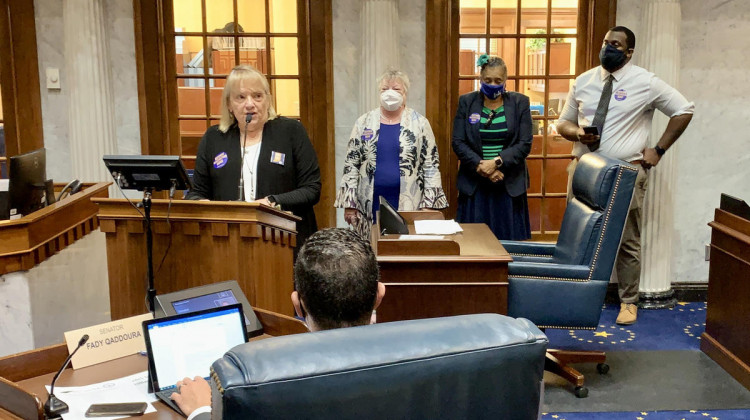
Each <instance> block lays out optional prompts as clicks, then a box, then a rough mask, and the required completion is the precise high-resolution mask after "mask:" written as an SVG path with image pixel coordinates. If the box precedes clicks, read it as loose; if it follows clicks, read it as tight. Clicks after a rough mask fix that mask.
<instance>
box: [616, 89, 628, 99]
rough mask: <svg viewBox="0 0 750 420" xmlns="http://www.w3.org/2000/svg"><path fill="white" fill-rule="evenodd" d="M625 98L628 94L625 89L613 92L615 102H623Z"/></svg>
mask: <svg viewBox="0 0 750 420" xmlns="http://www.w3.org/2000/svg"><path fill="white" fill-rule="evenodd" d="M627 97H628V92H626V91H625V89H617V91H615V100H616V101H624V100H625V98H627Z"/></svg>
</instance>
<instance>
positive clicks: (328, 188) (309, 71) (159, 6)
mask: <svg viewBox="0 0 750 420" xmlns="http://www.w3.org/2000/svg"><path fill="white" fill-rule="evenodd" d="M0 1H2V0H0ZM19 1H20V0H19ZM313 2H314V4H313ZM172 16H173V14H172V1H171V0H157V1H154V0H133V21H134V28H135V44H136V45H135V56H136V65H137V69H138V105H139V114H140V128H141V153H142V154H144V155H164V154H179V153H180V147H179V146H180V130H179V123H178V121H177V117H178V112H179V111H178V109H177V86H176V82H175V81H174V79H173V78H172V77H169V75H172V74H175V72H176V69H175V60H174V59H167V57H174V54H175V46H174V41H173V40H171V42H170V39H168V36H167V31H166V30H165V29H166V28H168V27H169V25H171V24H173V22H172V21H173V17H172ZM297 16H298V22H299V26H300V32H299V38H298V39H299V48H300V50H301V53H300V119H301V121H302V123H303V125H304V126H305V128H306V129H307V133H308V135H309V136H310V140H311V142H312V144H313V148H314V149H315V151H316V153H317V155H318V160H319V163H320V172H321V181H322V184H323V189H322V191H321V197H320V203H319V204H318V205H317V206H315V214H316V217H317V220H318V225H319V226H320V227H321V228H322V227H329V226H334V225H335V223H336V211H335V209H334V208H333V202H334V199H335V183H336V174H335V170H336V165H335V137H334V121H333V118H334V114H333V35H332V33H333V24H332V21H333V19H332V0H297Z"/></svg>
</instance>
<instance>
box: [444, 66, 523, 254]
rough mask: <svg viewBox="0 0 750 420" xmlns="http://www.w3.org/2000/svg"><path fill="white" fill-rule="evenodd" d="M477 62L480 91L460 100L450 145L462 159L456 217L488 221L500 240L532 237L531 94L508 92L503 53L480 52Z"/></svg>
mask: <svg viewBox="0 0 750 420" xmlns="http://www.w3.org/2000/svg"><path fill="white" fill-rule="evenodd" d="M477 66H479V67H481V71H480V73H479V81H480V82H481V89H480V90H479V91H478V92H470V93H467V94H464V95H462V96H461V98H459V101H458V110H457V111H456V118H455V119H454V120H453V139H452V146H453V151H454V152H456V155H457V156H458V159H459V160H460V161H461V166H460V167H459V169H458V180H457V182H456V187H457V189H458V211H457V213H456V220H457V221H459V222H462V223H485V224H487V226H489V227H490V229H491V230H492V232H493V233H494V234H495V236H497V238H498V239H513V240H522V239H529V238H530V237H531V227H530V224H529V206H528V203H527V201H526V189H527V188H528V176H529V175H528V170H527V169H526V156H528V155H529V152H530V151H531V141H532V139H533V135H532V130H531V126H532V124H531V112H530V110H529V97H528V96H526V95H522V94H520V93H517V92H508V91H506V90H505V82H506V80H507V79H508V69H507V67H506V66H505V62H504V61H503V60H502V59H501V58H500V57H495V56H488V55H487V54H482V55H481V56H480V57H479V59H478V60H477Z"/></svg>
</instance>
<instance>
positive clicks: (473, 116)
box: [469, 112, 479, 125]
mask: <svg viewBox="0 0 750 420" xmlns="http://www.w3.org/2000/svg"><path fill="white" fill-rule="evenodd" d="M469 122H470V123H471V124H472V125H474V124H476V123H478V122H479V114H478V113H476V112H475V113H473V114H471V115H469Z"/></svg>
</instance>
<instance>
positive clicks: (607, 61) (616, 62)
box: [599, 44, 627, 73]
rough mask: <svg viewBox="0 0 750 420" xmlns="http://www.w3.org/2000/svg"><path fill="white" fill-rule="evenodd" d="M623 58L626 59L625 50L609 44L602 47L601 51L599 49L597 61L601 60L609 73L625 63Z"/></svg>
mask: <svg viewBox="0 0 750 420" xmlns="http://www.w3.org/2000/svg"><path fill="white" fill-rule="evenodd" d="M625 60H627V57H626V56H625V52H623V51H620V50H618V49H617V48H615V47H613V46H611V45H609V44H607V45H605V46H604V47H602V49H601V51H599V61H601V63H602V67H604V69H605V70H607V71H608V72H610V73H612V72H613V71H615V70H617V69H619V68H620V67H622V65H623V64H625Z"/></svg>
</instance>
